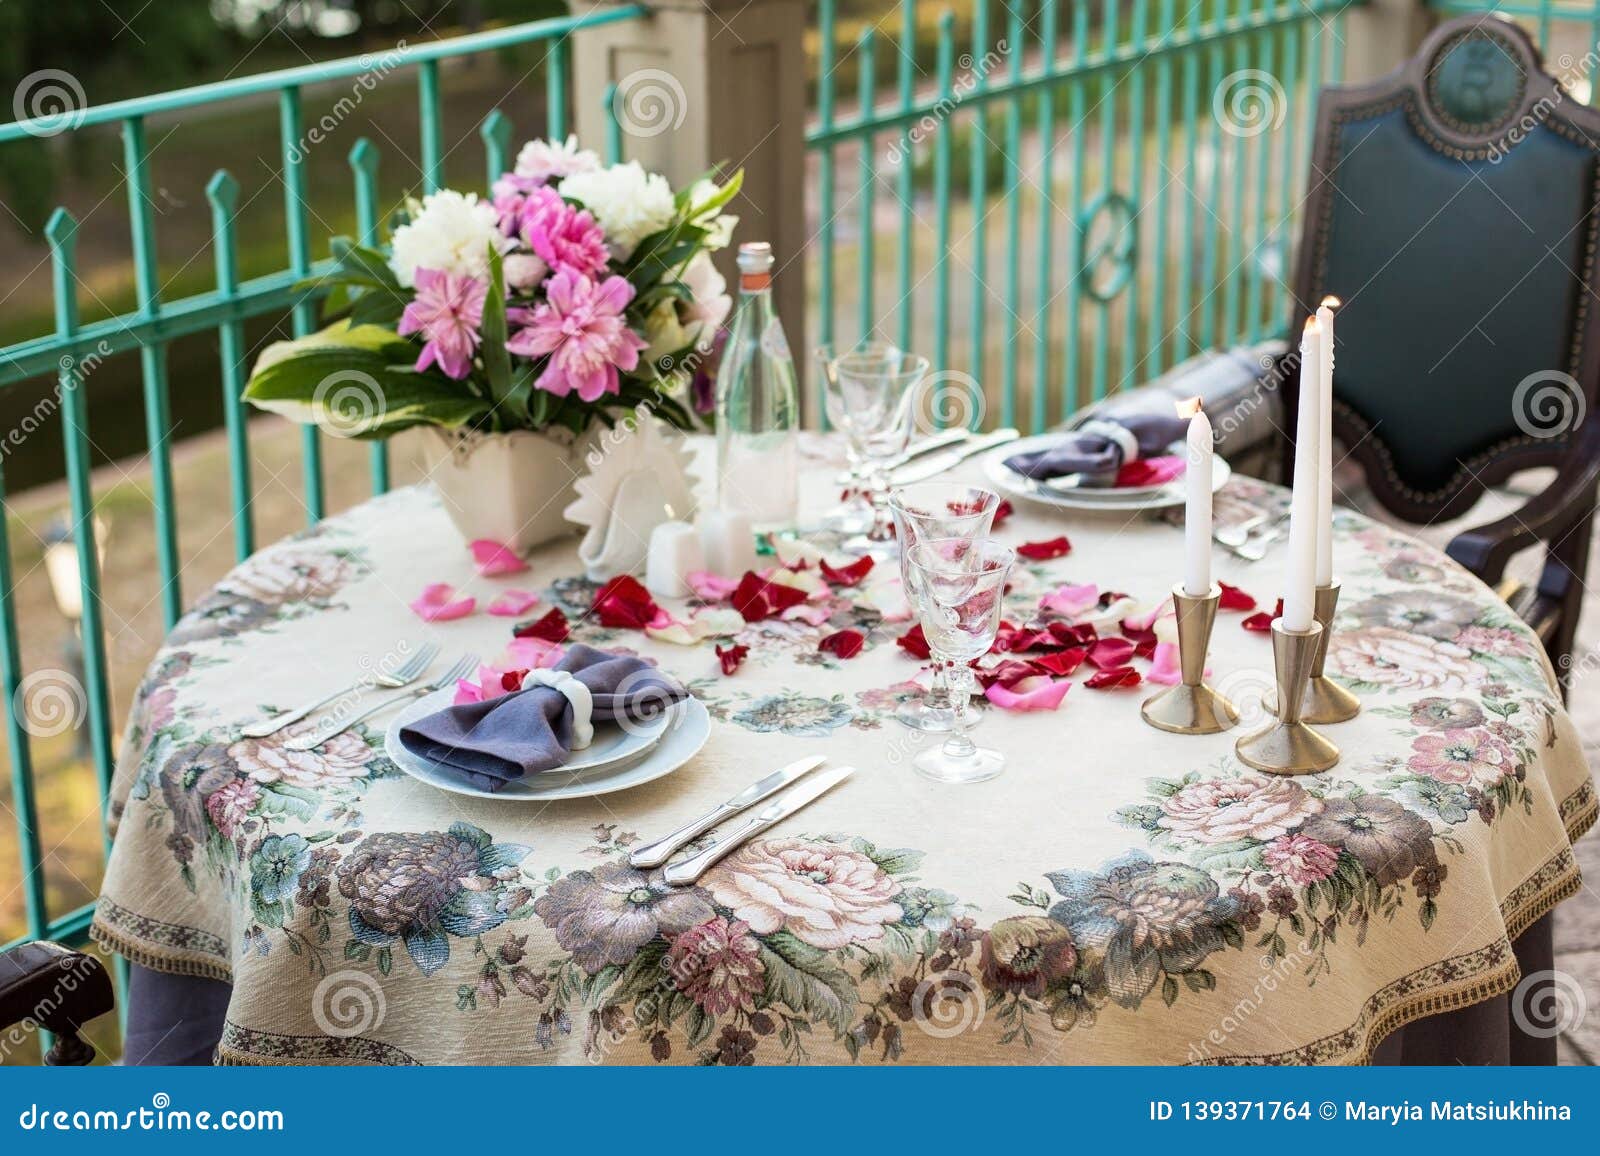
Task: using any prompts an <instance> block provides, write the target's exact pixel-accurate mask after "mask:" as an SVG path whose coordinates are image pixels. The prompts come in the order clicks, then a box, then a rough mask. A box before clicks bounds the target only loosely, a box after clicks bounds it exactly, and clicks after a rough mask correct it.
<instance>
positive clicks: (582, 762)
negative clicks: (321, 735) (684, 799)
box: [384, 687, 711, 802]
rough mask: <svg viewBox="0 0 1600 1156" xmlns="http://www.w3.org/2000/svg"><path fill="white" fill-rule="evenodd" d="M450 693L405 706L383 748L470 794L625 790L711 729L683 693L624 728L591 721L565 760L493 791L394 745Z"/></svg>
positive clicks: (659, 772) (682, 755)
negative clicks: (590, 734)
mask: <svg viewBox="0 0 1600 1156" xmlns="http://www.w3.org/2000/svg"><path fill="white" fill-rule="evenodd" d="M454 698H455V690H454V688H450V687H447V688H446V689H444V690H441V691H439V692H438V693H436V694H430V695H428V696H427V697H425V698H420V699H418V700H417V701H416V702H414V703H412V704H410V705H409V706H407V707H406V708H405V709H404V710H402V711H401V712H400V713H399V714H397V715H396V716H395V717H394V721H393V722H391V723H390V724H389V730H388V733H387V734H386V735H385V737H384V753H385V754H387V755H388V756H389V758H390V759H392V760H393V761H394V764H395V765H396V766H397V767H399V768H400V769H401V770H402V771H404V772H405V773H406V774H408V775H410V776H411V777H412V778H413V779H420V780H421V781H422V782H424V783H427V784H428V785H429V786H433V787H438V788H439V789H440V790H441V791H450V792H452V793H454V794H457V795H470V796H472V797H473V798H476V799H509V800H514V801H518V802H526V801H530V800H536V799H537V800H545V801H549V800H553V799H581V798H587V797H589V796H591V795H609V794H610V793H611V792H613V791H625V790H627V789H628V788H629V787H637V786H640V785H642V784H644V783H648V782H651V781H652V780H654V779H659V778H661V777H662V776H663V775H668V774H671V773H672V772H673V771H675V770H677V769H678V768H679V767H681V766H683V764H684V763H686V762H688V761H689V760H690V759H692V758H694V756H695V755H696V754H698V753H699V751H700V748H701V747H702V746H704V745H705V741H706V738H707V737H708V736H709V735H710V734H711V716H710V715H708V714H707V713H706V708H705V707H704V706H702V705H701V703H700V701H699V700H698V699H694V698H686V699H683V700H682V701H680V702H676V703H673V704H672V706H670V707H668V708H667V709H666V710H664V711H662V712H661V714H660V715H658V716H657V717H655V718H653V719H651V720H650V721H649V722H646V723H635V724H630V725H629V726H627V727H625V728H624V727H621V726H618V725H617V724H616V723H596V724H595V728H594V742H592V743H591V744H590V745H589V746H588V747H587V748H586V749H584V750H581V751H575V752H573V755H572V757H571V758H570V759H568V760H567V762H566V765H564V766H562V767H559V768H557V769H556V770H552V771H544V772H542V773H541V774H537V775H529V776H527V777H526V778H523V779H520V780H518V781H517V782H514V783H508V784H507V785H506V786H504V787H502V788H501V789H500V790H498V791H486V790H484V789H482V788H481V787H474V786H472V785H471V784H470V783H467V782H463V781H462V779H461V777H460V776H459V775H457V774H456V773H455V772H454V771H451V770H450V769H449V768H448V767H442V766H440V765H439V764H437V763H435V762H432V761H431V760H429V759H424V758H419V757H418V756H416V755H414V754H412V753H411V752H410V751H408V750H406V749H405V747H403V746H402V745H401V744H400V728H402V727H404V726H406V725H407V724H408V723H413V722H416V721H417V720H418V719H420V718H423V717H424V716H426V715H430V714H433V713H434V712H436V711H441V710H444V709H445V708H446V707H447V706H449V705H450V703H451V701H452V700H453V699H454Z"/></svg>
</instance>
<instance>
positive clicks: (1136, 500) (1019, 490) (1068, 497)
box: [983, 434, 1233, 510]
mask: <svg viewBox="0 0 1600 1156" xmlns="http://www.w3.org/2000/svg"><path fill="white" fill-rule="evenodd" d="M1060 436H1061V435H1060V434H1039V435H1037V436H1035V437H1027V438H1021V439H1019V440H1017V441H1014V442H1010V443H1008V444H1006V445H1003V446H999V447H997V448H995V449H993V450H991V451H990V452H989V453H987V454H985V455H984V457H983V473H984V476H985V477H986V478H988V479H989V481H990V483H991V484H992V485H993V486H994V487H995V488H996V489H997V490H1001V491H1003V492H1004V493H1006V494H1009V495H1010V496H1011V497H1013V498H1025V499H1027V500H1028V501H1030V502H1041V503H1043V504H1045V505H1048V506H1055V507H1057V508H1059V509H1063V510H1161V509H1165V508H1166V507H1168V506H1178V505H1182V504H1183V500H1184V482H1183V478H1181V477H1177V478H1174V479H1173V480H1172V481H1170V482H1165V483H1163V484H1162V485H1159V486H1124V487H1121V488H1112V487H1109V486H1101V487H1094V486H1085V487H1081V488H1078V487H1060V486H1052V485H1051V484H1050V483H1049V482H1040V481H1035V480H1034V479H1033V478H1027V477H1023V476H1022V475H1021V474H1019V473H1017V472H1016V471H1015V470H1013V469H1010V468H1009V467H1007V465H1006V459H1007V458H1009V457H1012V456H1013V455H1016V454H1025V453H1029V452H1030V451H1033V450H1042V449H1044V448H1045V447H1047V446H1048V445H1050V444H1051V443H1052V442H1054V441H1056V440H1057V439H1059V438H1060ZM1213 460H1214V463H1215V464H1214V465H1213V467H1212V470H1211V489H1212V492H1213V493H1215V492H1216V491H1217V490H1220V489H1222V487H1223V486H1225V485H1227V483H1228V479H1229V478H1230V477H1232V476H1233V470H1232V469H1230V468H1229V466H1228V463H1227V462H1226V461H1224V460H1223V459H1222V458H1221V457H1220V456H1219V457H1217V458H1215V459H1213Z"/></svg>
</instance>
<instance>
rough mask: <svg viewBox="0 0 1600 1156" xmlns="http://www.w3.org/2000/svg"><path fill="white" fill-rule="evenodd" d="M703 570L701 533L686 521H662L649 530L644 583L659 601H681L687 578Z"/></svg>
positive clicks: (685, 589)
mask: <svg viewBox="0 0 1600 1156" xmlns="http://www.w3.org/2000/svg"><path fill="white" fill-rule="evenodd" d="M705 568H706V561H705V551H704V550H703V549H702V548H701V545H700V532H699V531H698V530H696V529H695V528H694V527H693V526H691V525H689V523H687V522H662V523H661V524H660V525H659V526H657V527H656V528H655V529H654V530H652V531H650V553H649V556H648V557H647V558H646V560H645V570H644V584H645V586H646V587H648V588H649V590H650V593H652V594H654V595H656V596H657V597H658V598H684V597H686V596H687V595H688V594H689V592H690V590H689V583H688V581H687V575H689V574H692V573H694V571H696V570H704V569H705Z"/></svg>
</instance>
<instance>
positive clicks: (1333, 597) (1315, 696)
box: [1300, 579, 1361, 726]
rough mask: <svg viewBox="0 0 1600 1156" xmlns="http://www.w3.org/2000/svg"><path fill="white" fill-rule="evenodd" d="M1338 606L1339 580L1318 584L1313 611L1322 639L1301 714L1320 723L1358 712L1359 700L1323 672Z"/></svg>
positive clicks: (1344, 717)
mask: <svg viewBox="0 0 1600 1156" xmlns="http://www.w3.org/2000/svg"><path fill="white" fill-rule="evenodd" d="M1338 609H1339V582H1338V579H1335V580H1334V581H1332V582H1330V583H1328V584H1327V585H1326V586H1318V587H1317V595H1316V603H1315V605H1314V607H1313V611H1314V613H1315V614H1316V616H1317V621H1318V622H1319V623H1321V625H1322V641H1320V642H1318V643H1317V653H1316V657H1315V658H1313V659H1312V662H1311V685H1310V686H1309V687H1308V688H1307V689H1306V701H1305V705H1304V706H1302V707H1301V708H1300V717H1301V718H1302V719H1304V720H1305V721H1306V722H1308V723H1315V724H1317V725H1319V726H1320V725H1323V724H1326V723H1342V722H1348V721H1349V720H1350V719H1353V718H1355V717H1356V715H1358V714H1360V713H1361V700H1360V699H1359V698H1357V697H1356V696H1355V695H1354V694H1352V693H1351V692H1350V691H1348V690H1346V689H1345V688H1344V687H1342V686H1340V685H1339V684H1338V683H1336V682H1334V681H1333V679H1331V678H1328V677H1327V676H1326V675H1324V674H1323V673H1322V666H1323V663H1325V662H1327V661H1328V643H1329V642H1330V641H1331V640H1332V638H1333V616H1334V613H1335V612H1336V611H1337V610H1338Z"/></svg>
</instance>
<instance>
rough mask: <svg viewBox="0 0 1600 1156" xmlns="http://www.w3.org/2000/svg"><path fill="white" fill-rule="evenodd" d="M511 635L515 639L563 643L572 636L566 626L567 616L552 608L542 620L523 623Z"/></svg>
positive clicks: (570, 630) (570, 629)
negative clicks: (534, 639) (535, 639)
mask: <svg viewBox="0 0 1600 1156" xmlns="http://www.w3.org/2000/svg"><path fill="white" fill-rule="evenodd" d="M511 633H512V634H513V635H514V636H515V637H517V638H537V639H539V641H541V642H565V641H566V640H567V638H568V636H570V635H571V634H572V627H570V626H569V625H567V616H566V615H565V614H563V613H561V611H560V610H557V609H555V608H554V607H552V608H551V610H550V613H549V614H546V615H545V616H544V617H543V618H540V619H537V620H535V621H533V622H524V623H522V624H521V625H519V626H517V627H516V628H515V629H514V630H512V631H511Z"/></svg>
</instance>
